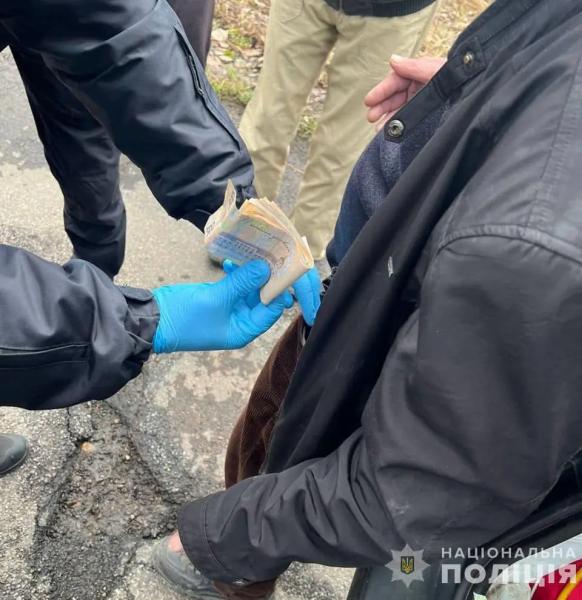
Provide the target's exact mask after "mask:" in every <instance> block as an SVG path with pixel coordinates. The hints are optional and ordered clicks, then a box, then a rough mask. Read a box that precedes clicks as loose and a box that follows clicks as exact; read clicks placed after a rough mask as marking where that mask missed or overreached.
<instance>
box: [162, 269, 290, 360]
mask: <svg viewBox="0 0 582 600" xmlns="http://www.w3.org/2000/svg"><path fill="white" fill-rule="evenodd" d="M269 276H270V271H269V265H268V264H267V263H266V262H265V261H262V260H254V261H251V262H249V263H247V264H246V265H243V266H242V267H240V268H238V269H236V270H235V271H233V272H232V273H227V275H226V277H224V279H222V280H221V281H219V282H217V283H182V284H176V285H167V286H164V287H161V288H157V289H155V290H153V294H154V297H155V299H156V301H157V303H158V305H159V308H160V322H159V324H158V328H157V330H156V333H155V335H154V341H153V346H154V348H153V349H154V352H156V353H165V352H181V351H186V350H232V349H235V348H242V347H243V346H246V345H247V344H248V343H250V342H252V341H253V340H254V339H255V338H256V337H258V336H259V335H261V334H263V333H264V332H265V331H267V329H269V328H270V327H271V326H272V325H273V324H274V323H275V322H276V321H277V320H278V319H279V317H280V316H281V315H282V314H283V311H284V310H285V308H291V306H292V305H293V298H292V297H291V294H289V292H284V293H283V294H281V295H280V296H278V297H277V298H275V300H273V301H272V302H271V303H270V304H269V305H267V306H265V305H264V304H262V303H261V301H260V300H259V291H260V289H261V287H262V286H263V285H264V284H265V283H266V282H267V281H268V279H269Z"/></svg>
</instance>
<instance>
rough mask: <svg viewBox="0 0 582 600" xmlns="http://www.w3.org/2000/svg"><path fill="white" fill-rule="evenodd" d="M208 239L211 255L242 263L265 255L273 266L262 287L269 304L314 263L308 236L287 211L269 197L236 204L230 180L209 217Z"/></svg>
mask: <svg viewBox="0 0 582 600" xmlns="http://www.w3.org/2000/svg"><path fill="white" fill-rule="evenodd" d="M204 242H205V244H206V247H207V249H208V253H209V254H210V256H211V257H212V258H213V259H215V260H219V261H222V260H224V259H227V258H228V259H230V260H231V261H233V262H234V263H236V264H238V265H241V264H243V263H245V262H248V261H249V260H254V259H256V258H262V259H264V260H266V261H267V262H268V263H269V265H270V267H271V278H270V279H269V281H268V282H267V283H266V284H265V286H264V287H263V288H262V290H261V301H262V302H263V303H264V304H268V303H269V302H271V301H272V300H273V299H274V298H275V297H277V296H278V295H279V294H280V293H281V292H283V291H284V290H286V289H287V288H288V287H290V286H291V284H292V283H293V282H294V281H295V280H296V279H297V278H299V277H301V275H303V274H304V273H306V272H307V271H308V270H309V269H311V268H312V267H313V256H312V255H311V251H310V250H309V246H308V244H307V240H306V239H305V238H302V237H301V236H300V235H299V233H298V232H297V230H296V229H295V226H294V225H293V223H291V221H290V220H289V219H288V217H287V216H286V215H285V213H284V212H283V211H282V210H281V209H280V208H279V207H278V206H277V205H276V204H275V203H274V202H271V201H269V200H267V199H266V198H258V199H257V198H252V199H250V200H245V201H244V203H243V204H242V206H241V207H240V208H238V207H237V205H236V190H235V188H234V185H233V183H232V181H229V182H228V186H227V188H226V194H225V196H224V202H223V204H222V206H221V207H220V208H219V209H218V210H217V211H216V212H215V213H214V214H213V215H211V217H210V218H209V219H208V222H207V223H206V227H205V229H204Z"/></svg>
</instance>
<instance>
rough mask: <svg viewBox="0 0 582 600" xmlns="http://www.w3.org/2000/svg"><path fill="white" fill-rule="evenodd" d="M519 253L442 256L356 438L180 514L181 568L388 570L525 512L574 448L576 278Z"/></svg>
mask: <svg viewBox="0 0 582 600" xmlns="http://www.w3.org/2000/svg"><path fill="white" fill-rule="evenodd" d="M511 229H512V230H514V229H515V228H513V227H512V228H511ZM501 230H503V228H501ZM505 233H506V234H507V235H509V234H510V233H511V234H512V235H515V234H516V232H515V231H512V232H509V231H506V232H505ZM520 235H524V236H526V235H527V234H526V233H522V234H520ZM531 239H532V241H529V240H525V239H517V240H511V239H509V238H506V237H504V236H503V235H501V231H500V235H499V236H497V235H482V236H473V237H469V238H466V239H465V238H460V239H457V240H455V241H453V242H451V243H450V244H448V245H446V246H445V247H444V248H443V249H442V250H441V251H440V253H439V254H438V255H437V257H436V259H435V260H434V263H433V264H432V265H431V267H430V269H429V274H428V276H427V278H426V280H425V283H424V286H423V292H422V297H421V301H420V306H419V309H418V310H417V311H416V312H415V313H414V314H413V315H412V317H411V318H410V319H409V321H408V322H407V323H406V324H405V326H404V327H403V328H402V330H401V331H400V333H399V336H398V338H397V340H396V342H395V344H394V346H393V348H392V349H391V351H390V353H389V355H388V356H387V358H386V362H385V365H384V368H383V371H382V374H381V377H380V379H379V380H378V382H377V384H376V386H375V388H374V391H373V393H372V395H371V397H370V399H369V401H368V404H367V407H366V411H365V414H364V418H363V421H362V428H361V429H360V430H359V431H358V432H357V433H356V434H354V435H353V436H352V437H351V438H349V439H348V440H346V441H345V442H344V443H343V445H342V446H340V448H339V449H338V450H337V451H336V452H335V453H333V454H331V455H330V456H328V457H326V458H322V459H318V460H314V461H311V462H307V463H304V464H300V465H297V466H295V467H293V468H291V469H289V470H286V471H284V472H282V473H278V474H266V475H261V476H258V477H255V478H253V479H250V480H247V481H243V482H241V483H239V484H237V485H236V486H234V487H232V488H230V489H229V490H227V491H225V492H221V493H219V494H216V495H214V496H210V497H208V498H204V499H201V500H198V501H196V502H194V503H192V504H190V505H188V506H186V507H185V508H184V509H183V511H182V514H181V516H180V522H179V530H180V536H181V538H182V541H183V543H184V547H185V549H186V551H187V553H188V555H189V557H190V558H191V560H192V561H193V562H194V563H195V564H196V565H197V566H198V567H199V568H201V569H202V570H203V571H204V572H205V573H206V574H207V575H208V576H209V577H211V578H214V579H217V580H222V581H226V582H233V581H235V580H236V579H240V578H242V579H246V580H251V581H252V580H254V581H257V580H267V579H271V578H273V577H275V576H276V575H278V574H280V573H281V572H282V571H283V570H284V569H285V568H286V567H287V566H288V564H289V563H290V562H291V561H303V562H316V563H322V564H330V565H338V566H361V565H375V564H385V563H386V562H387V560H389V558H390V551H391V550H401V549H402V548H403V547H404V545H405V544H406V543H408V544H410V546H411V547H412V548H413V549H415V550H421V549H422V550H424V551H425V552H426V555H425V556H428V557H429V558H431V557H433V558H434V557H435V556H440V552H441V549H442V548H455V549H456V548H458V547H464V548H469V547H475V546H478V545H480V544H483V543H485V542H487V541H489V540H491V539H493V538H495V537H497V536H498V535H500V534H502V533H503V532H505V531H506V530H507V529H509V528H510V527H512V526H513V525H516V524H517V523H519V522H520V521H521V520H523V519H524V518H525V517H527V516H528V515H529V514H530V513H531V512H533V511H534V510H535V509H536V508H537V506H539V504H540V503H541V501H542V499H543V498H544V497H545V495H546V494H547V493H548V491H549V490H550V489H551V488H552V486H553V485H554V483H555V481H556V479H557V478H558V477H559V475H560V472H561V469H562V468H563V465H564V464H565V463H566V461H567V460H568V459H569V458H570V457H571V456H572V455H573V454H574V453H576V452H577V450H578V449H579V448H580V446H581V442H580V431H581V427H582V412H581V411H580V410H579V396H580V389H582V370H581V369H580V368H579V365H580V364H581V361H582V344H580V340H581V339H582V308H581V307H582V264H581V263H580V262H579V261H578V260H576V259H575V258H569V257H566V256H564V255H561V254H560V253H559V252H557V251H554V250H553V249H550V248H549V247H544V245H543V244H541V240H542V236H540V235H539V234H536V233H535V232H534V233H532V234H531ZM308 343H309V342H308Z"/></svg>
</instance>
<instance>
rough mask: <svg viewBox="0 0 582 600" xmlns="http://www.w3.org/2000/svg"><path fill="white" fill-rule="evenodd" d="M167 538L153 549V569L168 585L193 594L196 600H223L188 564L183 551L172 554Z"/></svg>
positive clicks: (210, 583)
mask: <svg viewBox="0 0 582 600" xmlns="http://www.w3.org/2000/svg"><path fill="white" fill-rule="evenodd" d="M168 540H169V537H166V538H164V539H162V540H160V541H159V542H158V543H157V544H156V545H155V547H154V551H153V555H152V561H153V564H154V567H155V569H156V571H158V573H160V575H162V577H163V578H164V579H165V580H166V581H168V582H169V583H171V584H173V585H175V586H178V587H179V588H181V589H182V590H184V589H186V590H188V591H190V592H194V594H193V595H192V597H194V598H196V599H197V600H224V596H223V595H222V594H220V592H219V591H218V590H217V589H216V588H215V587H214V585H213V584H212V581H210V579H208V578H206V577H205V576H204V575H202V573H200V571H198V569H196V567H195V566H194V565H193V564H192V563H191V562H190V559H189V558H188V557H187V556H186V553H185V552H184V550H181V551H180V552H174V551H173V550H170V548H169V545H168Z"/></svg>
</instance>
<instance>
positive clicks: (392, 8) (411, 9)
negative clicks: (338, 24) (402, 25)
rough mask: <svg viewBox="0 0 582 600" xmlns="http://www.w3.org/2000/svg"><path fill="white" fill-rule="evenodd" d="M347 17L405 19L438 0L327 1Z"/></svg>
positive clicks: (326, 0)
mask: <svg viewBox="0 0 582 600" xmlns="http://www.w3.org/2000/svg"><path fill="white" fill-rule="evenodd" d="M325 2H326V3H327V4H328V5H329V6H331V7H332V8H334V9H335V10H339V11H341V12H343V13H345V14H346V15H352V16H360V17H404V16H406V15H411V14H413V13H415V12H418V11H420V10H422V9H423V8H426V7H427V6H430V5H431V4H434V3H435V2H436V0H325Z"/></svg>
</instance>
